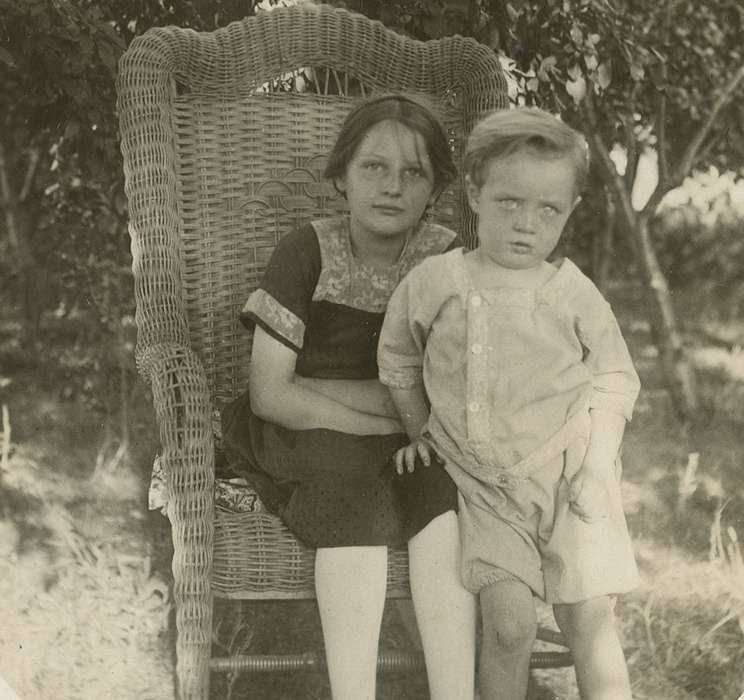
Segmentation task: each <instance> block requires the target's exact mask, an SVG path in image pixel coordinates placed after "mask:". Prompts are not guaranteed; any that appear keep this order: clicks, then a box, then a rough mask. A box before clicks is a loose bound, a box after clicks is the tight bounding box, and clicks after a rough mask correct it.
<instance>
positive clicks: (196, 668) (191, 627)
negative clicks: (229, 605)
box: [171, 496, 214, 700]
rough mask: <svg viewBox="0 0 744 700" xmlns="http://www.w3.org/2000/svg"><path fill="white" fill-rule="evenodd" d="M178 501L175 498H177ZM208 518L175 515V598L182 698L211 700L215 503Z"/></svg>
mask: <svg viewBox="0 0 744 700" xmlns="http://www.w3.org/2000/svg"><path fill="white" fill-rule="evenodd" d="M174 500H175V499H174ZM177 503H178V501H177ZM203 512H205V513H206V518H205V519H203V520H195V519H188V518H186V517H183V516H182V517H180V518H173V517H172V514H171V523H172V535H173V597H174V600H175V605H176V633H177V639H176V676H177V679H178V700H207V698H208V697H209V659H210V656H211V651H212V614H213V605H212V604H213V597H214V596H213V593H212V582H211V579H212V544H213V540H214V525H213V504H212V501H211V498H209V496H207V497H206V498H205V503H204V505H203Z"/></svg>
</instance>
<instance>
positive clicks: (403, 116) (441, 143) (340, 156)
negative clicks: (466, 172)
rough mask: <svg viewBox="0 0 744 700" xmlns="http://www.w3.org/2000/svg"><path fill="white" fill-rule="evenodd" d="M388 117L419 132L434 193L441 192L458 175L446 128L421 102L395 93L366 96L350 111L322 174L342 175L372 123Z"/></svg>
mask: <svg viewBox="0 0 744 700" xmlns="http://www.w3.org/2000/svg"><path fill="white" fill-rule="evenodd" d="M387 120H392V121H396V122H398V123H400V124H402V125H403V126H406V127H408V128H409V129H411V131H414V132H416V133H419V134H421V136H422V137H423V139H424V143H426V150H427V152H428V154H429V158H430V159H431V165H432V169H433V170H434V193H435V194H440V193H441V192H442V190H444V188H445V187H447V185H448V184H449V183H450V182H452V180H454V179H455V177H456V175H457V168H456V167H455V164H454V161H453V160H452V151H451V148H450V144H449V141H448V140H447V132H446V131H445V130H444V127H443V126H442V124H441V122H440V121H439V119H437V117H436V116H434V114H433V113H432V111H431V110H430V109H429V108H428V107H427V106H426V105H425V104H424V103H423V102H420V101H418V100H414V99H412V98H410V97H407V96H404V95H398V94H392V95H383V96H381V97H375V98H373V99H370V100H366V101H364V102H362V103H360V104H358V105H357V106H356V107H354V109H352V110H351V112H349V114H348V115H347V116H346V119H345V120H344V123H343V125H342V126H341V131H340V132H339V134H338V137H337V138H336V143H335V144H334V146H333V148H332V149H331V152H330V154H329V156H328V163H327V165H326V169H325V172H324V173H323V176H324V177H325V178H327V179H328V180H332V181H335V180H337V179H339V178H342V177H344V176H345V175H346V168H347V167H348V165H349V161H351V159H352V158H353V157H354V153H356V150H357V148H358V147H359V144H360V142H361V140H362V138H364V136H365V134H366V133H367V132H368V131H369V130H370V129H371V128H372V127H373V126H374V125H375V124H379V123H380V122H383V121H387Z"/></svg>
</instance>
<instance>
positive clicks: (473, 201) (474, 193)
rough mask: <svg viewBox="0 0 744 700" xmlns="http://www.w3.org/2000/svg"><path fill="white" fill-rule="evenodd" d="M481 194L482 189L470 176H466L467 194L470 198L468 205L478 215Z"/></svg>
mask: <svg viewBox="0 0 744 700" xmlns="http://www.w3.org/2000/svg"><path fill="white" fill-rule="evenodd" d="M479 193H480V187H478V185H476V184H475V183H474V182H473V180H472V179H471V177H470V175H466V176H465V194H466V195H467V197H468V204H470V208H471V209H472V210H473V211H474V212H475V213H476V214H477V213H478V194H479Z"/></svg>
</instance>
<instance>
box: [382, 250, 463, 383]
mask: <svg viewBox="0 0 744 700" xmlns="http://www.w3.org/2000/svg"><path fill="white" fill-rule="evenodd" d="M455 254H459V252H457V253H455ZM448 257H449V254H448V255H435V256H432V257H430V258H427V259H426V260H424V261H423V262H422V263H421V264H420V265H418V266H417V267H416V268H414V269H413V270H412V271H411V272H409V273H408V274H407V275H406V276H405V277H404V278H403V280H402V281H401V283H400V284H399V285H398V287H397V288H396V290H395V292H393V295H392V297H391V298H390V302H389V303H388V307H387V311H386V313H385V320H384V322H383V324H382V330H381V332H380V341H379V343H378V346H377V364H378V367H379V378H380V382H381V383H382V384H385V385H386V386H389V387H392V388H396V389H411V388H413V387H415V386H417V385H419V384H422V383H423V363H424V352H425V349H426V339H427V338H428V335H429V331H430V330H431V325H432V323H433V322H434V319H435V318H436V316H437V314H438V312H439V310H440V308H441V306H442V304H443V302H444V299H445V297H446V293H445V290H446V288H447V285H446V283H445V284H442V282H443V281H444V280H446V279H447V278H448V275H447V269H448V267H451V265H448V263H447V262H446V259H447V258H448Z"/></svg>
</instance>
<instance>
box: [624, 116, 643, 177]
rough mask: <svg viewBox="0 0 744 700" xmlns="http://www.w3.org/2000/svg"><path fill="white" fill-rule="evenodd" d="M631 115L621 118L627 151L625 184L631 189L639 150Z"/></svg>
mask: <svg viewBox="0 0 744 700" xmlns="http://www.w3.org/2000/svg"><path fill="white" fill-rule="evenodd" d="M633 126H634V125H633V117H632V116H631V117H629V118H627V119H623V127H624V128H625V150H626V152H627V162H626V164H625V176H624V177H625V186H626V187H627V188H628V190H632V189H633V183H634V182H635V177H636V171H637V170H638V162H639V161H640V151H639V148H638V139H637V138H636V135H635V130H634V128H633Z"/></svg>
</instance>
